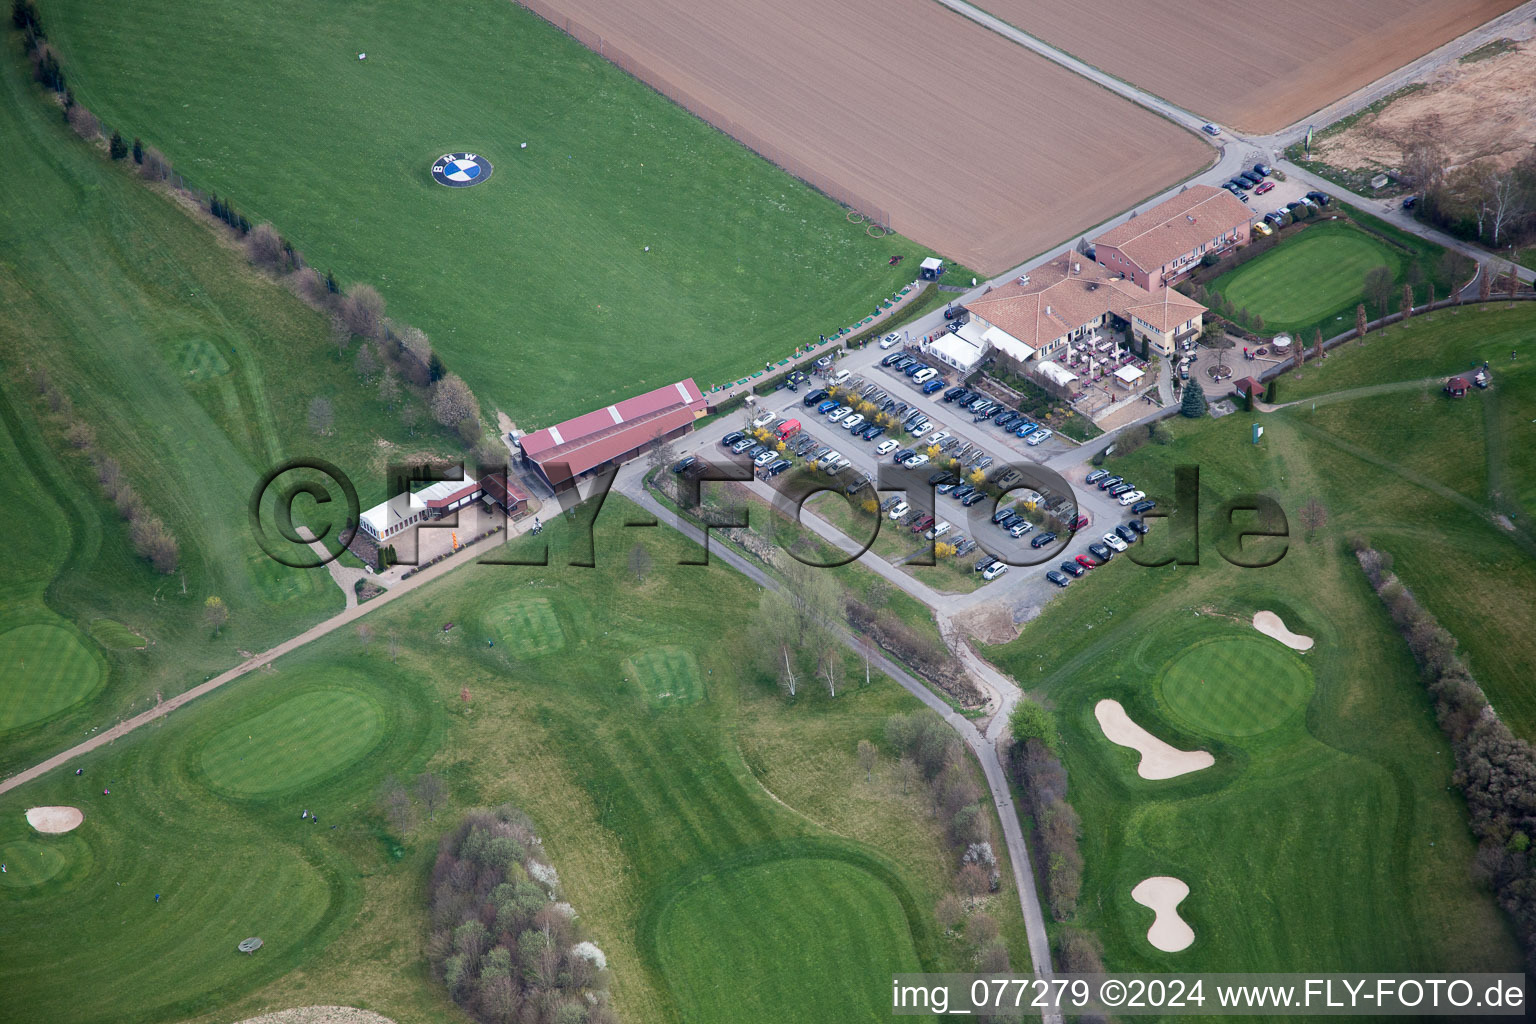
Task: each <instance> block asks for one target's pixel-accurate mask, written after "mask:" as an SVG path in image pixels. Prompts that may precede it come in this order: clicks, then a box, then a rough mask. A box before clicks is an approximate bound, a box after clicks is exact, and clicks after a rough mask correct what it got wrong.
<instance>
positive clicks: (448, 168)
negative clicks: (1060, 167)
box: [432, 153, 491, 188]
mask: <svg viewBox="0 0 1536 1024" xmlns="http://www.w3.org/2000/svg"><path fill="white" fill-rule="evenodd" d="M490 176H491V162H490V161H489V160H487V159H486V158H485V157H483V156H480V155H479V154H477V153H445V154H444V155H442V156H440V157H438V158H437V162H436V163H434V164H433V165H432V180H433V181H436V182H437V183H438V184H439V185H447V186H448V187H449V188H468V187H469V186H471V185H478V184H480V183H481V182H482V181H485V180H486V179H487V178H489V177H490Z"/></svg>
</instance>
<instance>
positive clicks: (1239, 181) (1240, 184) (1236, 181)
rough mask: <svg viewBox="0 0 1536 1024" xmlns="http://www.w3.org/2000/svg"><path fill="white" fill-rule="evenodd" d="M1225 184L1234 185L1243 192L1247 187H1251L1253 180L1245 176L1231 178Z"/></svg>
mask: <svg viewBox="0 0 1536 1024" xmlns="http://www.w3.org/2000/svg"><path fill="white" fill-rule="evenodd" d="M1227 184H1229V185H1235V186H1236V187H1237V188H1239V189H1241V190H1242V191H1244V192H1246V191H1248V190H1249V189H1251V188H1253V182H1251V181H1249V180H1247V179H1246V178H1233V179H1232V180H1231V181H1230V182H1228V183H1227Z"/></svg>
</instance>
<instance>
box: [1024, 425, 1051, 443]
mask: <svg viewBox="0 0 1536 1024" xmlns="http://www.w3.org/2000/svg"><path fill="white" fill-rule="evenodd" d="M1055 436H1056V434H1055V432H1054V431H1052V430H1051V428H1049V427H1041V428H1040V429H1039V430H1036V431H1035V432H1034V433H1032V434H1030V435H1029V437H1027V438H1026V439H1025V440H1024V443H1025V444H1027V445H1037V444H1044V443H1045V442H1046V441H1049V440H1050V439H1051V438H1053V437H1055Z"/></svg>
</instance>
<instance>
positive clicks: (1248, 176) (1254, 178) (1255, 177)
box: [1237, 171, 1264, 185]
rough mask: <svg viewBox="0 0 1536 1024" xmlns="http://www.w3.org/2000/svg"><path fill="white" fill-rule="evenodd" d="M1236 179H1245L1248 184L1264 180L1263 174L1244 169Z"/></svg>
mask: <svg viewBox="0 0 1536 1024" xmlns="http://www.w3.org/2000/svg"><path fill="white" fill-rule="evenodd" d="M1237 179H1238V180H1239V181H1246V182H1247V183H1248V184H1250V185H1261V184H1263V182H1264V175H1262V174H1255V173H1254V172H1252V171H1244V172H1243V173H1242V174H1239V175H1238V176H1237Z"/></svg>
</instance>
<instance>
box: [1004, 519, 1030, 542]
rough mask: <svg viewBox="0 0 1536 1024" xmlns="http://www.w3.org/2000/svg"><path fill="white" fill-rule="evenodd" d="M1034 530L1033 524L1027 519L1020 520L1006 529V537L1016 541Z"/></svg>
mask: <svg viewBox="0 0 1536 1024" xmlns="http://www.w3.org/2000/svg"><path fill="white" fill-rule="evenodd" d="M1034 528H1035V524H1034V523H1032V522H1030V521H1029V520H1028V519H1022V520H1020V521H1019V522H1017V523H1014V524H1013V525H1012V526H1010V527H1008V536H1010V537H1012V538H1013V539H1014V540H1018V539H1019V538H1020V537H1022V536H1024V535H1025V534H1026V533H1028V532H1029V531H1030V530H1033V529H1034Z"/></svg>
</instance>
